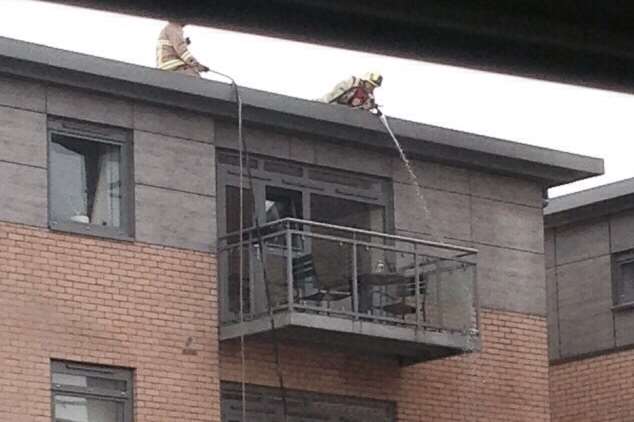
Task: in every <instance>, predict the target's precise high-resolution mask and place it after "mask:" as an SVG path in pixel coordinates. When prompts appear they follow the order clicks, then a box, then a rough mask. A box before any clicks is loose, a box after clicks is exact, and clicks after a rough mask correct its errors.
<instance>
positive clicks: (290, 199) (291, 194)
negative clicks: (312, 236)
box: [265, 186, 304, 223]
mask: <svg viewBox="0 0 634 422" xmlns="http://www.w3.org/2000/svg"><path fill="white" fill-rule="evenodd" d="M265 212H266V222H267V223H269V222H271V221H276V220H281V219H282V218H299V219H301V218H302V216H303V215H304V213H303V210H302V193H301V192H298V191H295V190H290V189H283V188H277V187H272V186H267V187H266V203H265Z"/></svg>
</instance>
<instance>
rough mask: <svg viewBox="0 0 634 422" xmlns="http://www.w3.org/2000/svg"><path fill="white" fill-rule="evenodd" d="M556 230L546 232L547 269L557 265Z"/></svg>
mask: <svg viewBox="0 0 634 422" xmlns="http://www.w3.org/2000/svg"><path fill="white" fill-rule="evenodd" d="M555 242H556V236H555V229H545V230H544V261H545V262H546V268H553V267H554V266H555V265H556V264H557V263H556V262H555Z"/></svg>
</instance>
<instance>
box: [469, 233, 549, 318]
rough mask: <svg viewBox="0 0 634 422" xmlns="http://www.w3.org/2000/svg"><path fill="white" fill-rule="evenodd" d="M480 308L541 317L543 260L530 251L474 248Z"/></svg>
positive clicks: (544, 292) (544, 293)
mask: <svg viewBox="0 0 634 422" xmlns="http://www.w3.org/2000/svg"><path fill="white" fill-rule="evenodd" d="M474 246H475V247H476V248H477V249H478V289H479V291H480V304H481V305H482V306H483V307H487V308H492V309H502V310H507V311H514V312H523V313H530V314H533V315H544V314H545V313H546V298H545V296H546V286H545V283H544V277H545V275H544V271H545V270H544V257H543V255H541V254H537V253H533V252H522V251H516V250H511V249H505V248H498V247H490V246H485V245H478V244H476V245H474Z"/></svg>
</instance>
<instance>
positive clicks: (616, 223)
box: [610, 211, 634, 252]
mask: <svg viewBox="0 0 634 422" xmlns="http://www.w3.org/2000/svg"><path fill="white" fill-rule="evenodd" d="M610 242H611V245H610V246H611V250H612V252H621V251H625V250H627V249H632V248H634V211H627V212H624V213H619V214H615V215H613V216H611V218H610Z"/></svg>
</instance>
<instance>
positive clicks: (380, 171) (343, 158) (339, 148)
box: [315, 142, 392, 177]
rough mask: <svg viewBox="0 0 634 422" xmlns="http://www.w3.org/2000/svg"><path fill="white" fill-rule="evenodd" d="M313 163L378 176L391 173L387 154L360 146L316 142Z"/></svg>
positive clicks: (390, 162) (385, 175)
mask: <svg viewBox="0 0 634 422" xmlns="http://www.w3.org/2000/svg"><path fill="white" fill-rule="evenodd" d="M315 164H318V165H320V166H327V167H335V168H340V169H345V170H349V171H354V172H359V173H366V174H371V175H374V176H380V177H389V176H390V175H391V174H392V160H391V158H390V156H389V155H387V154H385V153H382V154H381V153H378V152H374V151H371V150H368V149H367V148H363V147H361V146H348V145H339V144H335V143H330V142H316V143H315Z"/></svg>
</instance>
